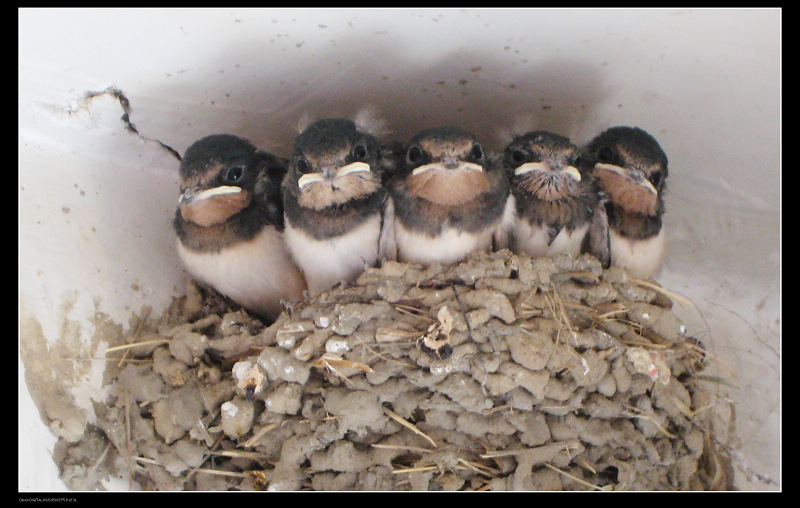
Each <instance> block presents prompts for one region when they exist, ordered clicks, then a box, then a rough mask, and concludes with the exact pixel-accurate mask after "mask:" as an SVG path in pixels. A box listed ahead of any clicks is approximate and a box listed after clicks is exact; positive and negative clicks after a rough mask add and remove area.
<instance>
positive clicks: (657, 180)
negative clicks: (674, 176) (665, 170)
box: [650, 171, 663, 189]
mask: <svg viewBox="0 0 800 508" xmlns="http://www.w3.org/2000/svg"><path fill="white" fill-rule="evenodd" d="M662 179H663V177H662V176H661V172H660V171H656V172H655V173H653V174H652V175H650V183H652V184H653V187H655V188H656V189H658V187H659V186H660V185H661V180H662Z"/></svg>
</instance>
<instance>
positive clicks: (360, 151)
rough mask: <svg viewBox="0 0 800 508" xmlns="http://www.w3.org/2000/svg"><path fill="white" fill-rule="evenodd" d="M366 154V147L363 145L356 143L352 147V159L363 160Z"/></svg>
mask: <svg viewBox="0 0 800 508" xmlns="http://www.w3.org/2000/svg"><path fill="white" fill-rule="evenodd" d="M366 156H367V147H366V146H364V145H356V146H354V147H353V159H355V160H357V161H363V160H364V158H365V157H366Z"/></svg>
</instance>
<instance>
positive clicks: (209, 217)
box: [173, 134, 305, 321]
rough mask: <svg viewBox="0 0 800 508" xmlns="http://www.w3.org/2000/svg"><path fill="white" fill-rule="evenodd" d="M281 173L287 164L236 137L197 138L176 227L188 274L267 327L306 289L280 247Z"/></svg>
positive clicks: (185, 166) (186, 159)
mask: <svg viewBox="0 0 800 508" xmlns="http://www.w3.org/2000/svg"><path fill="white" fill-rule="evenodd" d="M285 171H286V166H285V161H284V160H282V159H280V158H278V157H275V156H274V155H271V154H269V153H266V152H262V151H258V150H257V149H256V148H255V147H254V146H253V145H251V144H250V143H249V142H248V141H246V140H244V139H242V138H239V137H237V136H233V135H228V134H218V135H212V136H207V137H205V138H203V139H200V140H199V141H197V142H195V143H194V144H192V145H191V146H190V147H189V148H188V149H187V150H186V153H185V155H184V156H183V159H182V161H181V166H180V176H181V195H180V198H179V201H178V208H177V211H176V213H175V219H174V221H173V227H174V229H175V232H176V234H177V237H178V254H179V256H180V258H181V260H182V262H183V264H184V266H185V267H186V270H187V271H188V272H189V274H191V275H192V277H194V278H195V279H197V280H199V281H201V282H203V283H205V284H208V285H209V286H211V287H213V288H214V289H216V290H217V291H219V292H220V293H222V294H224V295H225V296H227V297H229V298H230V299H231V300H233V301H235V302H236V303H238V304H239V305H241V306H242V307H243V308H245V309H246V310H248V311H251V312H253V313H255V314H258V315H259V316H260V317H262V318H263V319H265V320H267V321H272V320H274V319H275V318H276V317H277V316H278V315H279V314H280V312H281V311H282V304H281V301H282V300H283V301H287V302H288V301H294V300H299V299H300V298H302V296H303V291H304V290H305V282H304V281H303V277H302V275H301V274H300V271H299V270H298V269H297V267H296V266H295V265H294V264H293V263H292V261H291V259H290V257H289V251H288V249H287V247H286V245H285V244H284V242H283V233H282V231H283V205H282V202H281V196H280V181H281V179H282V177H283V174H284V173H285Z"/></svg>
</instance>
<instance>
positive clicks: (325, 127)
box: [283, 118, 387, 295]
mask: <svg viewBox="0 0 800 508" xmlns="http://www.w3.org/2000/svg"><path fill="white" fill-rule="evenodd" d="M386 164H387V162H386V159H385V158H384V157H383V153H382V148H381V143H380V141H379V140H378V138H377V137H376V136H374V135H373V134H372V133H370V132H369V131H368V130H367V129H366V128H365V127H364V126H362V125H361V124H360V123H357V122H354V121H352V120H349V119H344V118H327V119H322V120H318V121H316V122H314V123H313V124H311V125H310V126H308V127H307V128H306V129H304V130H303V131H302V132H301V133H300V135H299V136H297V138H296V139H295V141H294V145H293V149H292V155H291V158H290V160H289V171H288V172H287V174H286V177H285V178H284V180H283V192H284V215H285V218H286V241H287V244H288V245H289V248H290V250H291V253H292V256H293V258H294V259H295V261H296V262H297V264H298V266H299V267H300V268H301V270H302V271H303V274H304V275H305V279H306V282H307V284H308V290H309V292H310V293H311V294H312V295H313V294H316V293H319V292H320V291H324V290H326V289H329V288H331V287H333V286H334V285H336V284H338V283H340V282H350V281H353V280H354V279H355V278H357V277H358V276H359V275H360V274H361V273H362V272H363V271H364V269H365V268H367V267H371V266H375V265H376V264H377V263H378V261H379V258H380V256H381V254H380V252H379V242H380V238H381V231H382V230H383V227H384V224H383V217H384V216H383V210H384V207H385V206H386V203H385V202H386V190H385V189H384V187H383V185H382V184H381V178H382V177H383V172H384V171H385V170H386V169H387V168H386Z"/></svg>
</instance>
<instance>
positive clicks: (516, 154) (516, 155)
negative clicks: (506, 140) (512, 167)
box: [511, 148, 528, 164]
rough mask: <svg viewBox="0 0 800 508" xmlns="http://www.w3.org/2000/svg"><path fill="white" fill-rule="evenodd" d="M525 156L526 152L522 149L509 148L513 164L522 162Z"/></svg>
mask: <svg viewBox="0 0 800 508" xmlns="http://www.w3.org/2000/svg"><path fill="white" fill-rule="evenodd" d="M527 158H528V154H526V153H525V152H523V151H522V150H520V149H518V148H515V149H513V150H511V160H512V161H514V164H522V163H523V162H525V160H526V159H527Z"/></svg>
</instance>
